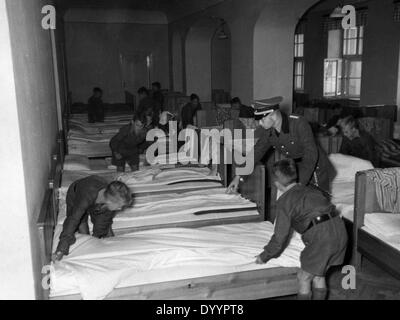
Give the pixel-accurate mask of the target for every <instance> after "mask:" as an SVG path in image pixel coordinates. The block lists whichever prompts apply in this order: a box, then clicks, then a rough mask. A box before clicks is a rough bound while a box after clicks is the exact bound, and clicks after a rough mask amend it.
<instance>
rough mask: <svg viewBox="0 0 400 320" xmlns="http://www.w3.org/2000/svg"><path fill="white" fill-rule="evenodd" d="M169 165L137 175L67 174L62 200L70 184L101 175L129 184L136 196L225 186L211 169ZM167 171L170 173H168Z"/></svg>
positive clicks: (100, 171)
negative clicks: (172, 167) (170, 166)
mask: <svg viewBox="0 0 400 320" xmlns="http://www.w3.org/2000/svg"><path fill="white" fill-rule="evenodd" d="M168 167H169V166H152V167H144V168H142V169H141V170H139V171H136V172H133V173H124V174H121V173H117V172H114V171H112V170H91V171H64V172H63V177H62V183H61V188H60V190H59V196H60V198H61V199H62V198H65V196H66V193H67V191H68V188H69V187H70V185H71V184H72V183H73V182H75V181H77V180H79V179H83V178H86V177H88V176H90V175H99V176H102V177H103V178H105V179H106V180H108V181H113V180H119V181H122V182H124V183H126V184H127V185H128V187H130V189H131V190H132V192H133V193H135V194H141V193H152V192H162V191H176V190H186V189H192V190H193V189H199V188H209V187H217V186H220V185H221V177H220V176H219V175H217V176H210V172H211V171H210V169H209V168H206V167H205V168H196V167H193V168H192V167H190V168H176V169H171V168H169V169H168ZM165 168H167V169H166V170H164V169H165ZM191 181H194V182H191Z"/></svg>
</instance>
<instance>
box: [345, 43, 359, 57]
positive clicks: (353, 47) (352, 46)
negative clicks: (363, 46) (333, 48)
mask: <svg viewBox="0 0 400 320" xmlns="http://www.w3.org/2000/svg"><path fill="white" fill-rule="evenodd" d="M343 49H344V50H343V54H344V55H356V54H357V39H348V40H345V41H344V47H343Z"/></svg>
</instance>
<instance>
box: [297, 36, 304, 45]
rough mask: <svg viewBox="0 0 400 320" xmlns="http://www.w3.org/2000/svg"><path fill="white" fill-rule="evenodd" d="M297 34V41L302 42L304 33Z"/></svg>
mask: <svg viewBox="0 0 400 320" xmlns="http://www.w3.org/2000/svg"><path fill="white" fill-rule="evenodd" d="M298 36H299V37H298V40H299V43H304V34H299V35H298Z"/></svg>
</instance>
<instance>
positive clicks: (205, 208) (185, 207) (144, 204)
mask: <svg viewBox="0 0 400 320" xmlns="http://www.w3.org/2000/svg"><path fill="white" fill-rule="evenodd" d="M239 217H241V218H243V217H253V218H254V219H256V218H258V217H260V215H259V212H258V210H257V205H256V204H255V203H253V202H251V201H250V200H247V199H244V198H243V197H242V196H240V195H237V194H234V195H232V194H226V189H225V188H222V187H220V188H217V189H207V190H198V191H191V192H185V193H181V194H176V193H167V194H161V195H154V196H147V197H142V198H137V199H136V200H135V203H134V206H133V208H131V209H129V210H125V211H124V212H121V213H120V214H118V215H117V216H116V217H115V218H114V224H113V230H114V232H115V233H117V234H118V233H122V232H124V230H127V229H130V231H132V229H135V228H138V229H139V228H141V229H143V228H148V227H153V228H155V227H156V226H157V227H161V226H163V225H171V224H182V223H186V222H190V223H193V224H194V223H195V222H200V221H211V220H214V221H221V220H223V219H228V218H229V219H231V218H239ZM65 218H66V202H65V199H60V202H59V213H58V221H57V226H56V231H55V235H54V241H53V243H54V249H55V248H56V247H57V245H58V239H59V236H60V234H61V232H62V227H63V223H64V221H65ZM89 229H90V230H93V226H92V224H91V223H89Z"/></svg>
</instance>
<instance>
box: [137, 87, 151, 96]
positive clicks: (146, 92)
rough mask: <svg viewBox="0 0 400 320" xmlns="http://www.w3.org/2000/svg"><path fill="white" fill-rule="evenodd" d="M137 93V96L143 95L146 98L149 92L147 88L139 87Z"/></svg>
mask: <svg viewBox="0 0 400 320" xmlns="http://www.w3.org/2000/svg"><path fill="white" fill-rule="evenodd" d="M137 93H138V94H145V95H146V96H148V95H149V90H147V88H145V87H141V88H139V90H138V92H137Z"/></svg>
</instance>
